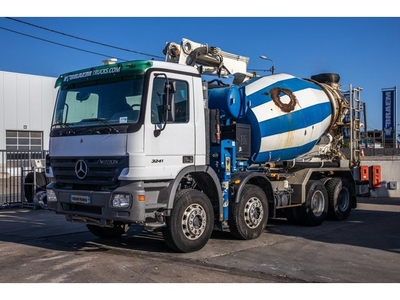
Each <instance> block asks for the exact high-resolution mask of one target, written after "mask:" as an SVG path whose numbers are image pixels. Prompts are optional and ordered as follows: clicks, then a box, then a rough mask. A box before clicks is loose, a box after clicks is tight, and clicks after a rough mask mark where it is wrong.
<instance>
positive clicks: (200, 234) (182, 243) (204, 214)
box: [162, 189, 214, 253]
mask: <svg viewBox="0 0 400 300" xmlns="http://www.w3.org/2000/svg"><path fill="white" fill-rule="evenodd" d="M166 223H167V227H165V228H163V229H162V234H163V237H164V240H165V243H166V244H167V246H168V247H169V248H171V249H172V250H174V251H177V252H183V253H187V252H194V251H198V250H200V249H201V248H203V247H204V246H205V245H206V244H207V242H208V240H209V239H210V236H211V234H212V231H213V229H214V210H213V207H212V204H211V202H210V200H209V199H208V197H207V196H206V194H204V193H202V192H200V191H198V190H193V189H187V190H180V191H178V192H177V193H176V196H175V201H174V208H173V209H172V212H171V215H170V216H168V217H166Z"/></svg>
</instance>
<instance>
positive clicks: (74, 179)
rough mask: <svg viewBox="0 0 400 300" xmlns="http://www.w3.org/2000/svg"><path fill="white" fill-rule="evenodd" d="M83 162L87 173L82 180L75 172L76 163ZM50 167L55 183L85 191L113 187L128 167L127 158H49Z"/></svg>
mask: <svg viewBox="0 0 400 300" xmlns="http://www.w3.org/2000/svg"><path fill="white" fill-rule="evenodd" d="M79 160H83V161H84V162H85V163H86V165H87V167H88V172H87V174H86V176H85V177H84V178H83V179H80V178H78V176H77V174H76V172H75V166H76V163H77V162H78V161H79ZM50 166H51V167H52V169H53V174H54V176H55V178H56V181H57V182H58V183H60V184H73V185H76V186H79V187H81V188H82V189H86V188H85V186H91V188H93V187H96V186H97V187H104V186H108V187H110V186H114V185H116V183H117V181H118V176H119V175H120V174H121V171H122V170H123V169H124V168H127V167H128V166H129V157H128V156H127V155H126V156H121V157H79V158H76V157H73V158H71V157H69V158H66V157H50Z"/></svg>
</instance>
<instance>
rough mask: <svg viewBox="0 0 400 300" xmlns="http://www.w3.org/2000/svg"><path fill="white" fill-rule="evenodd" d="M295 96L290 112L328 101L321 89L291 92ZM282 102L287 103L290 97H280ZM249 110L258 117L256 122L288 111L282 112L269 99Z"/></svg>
mask: <svg viewBox="0 0 400 300" xmlns="http://www.w3.org/2000/svg"><path fill="white" fill-rule="evenodd" d="M293 94H294V95H295V96H296V98H297V104H296V106H295V108H294V110H293V111H292V112H295V111H298V110H301V109H304V108H307V107H310V106H313V105H316V104H320V103H326V102H329V99H328V98H327V97H326V96H325V95H324V94H325V93H324V92H323V91H321V90H314V89H305V90H301V91H298V92H295V93H293ZM281 101H282V102H283V103H289V101H290V99H289V97H288V96H286V95H285V96H283V97H281ZM251 110H252V111H253V113H254V114H255V116H256V117H257V119H258V122H260V123H261V122H263V121H265V120H269V119H273V118H277V117H280V116H283V115H287V114H288V113H285V112H283V111H282V110H281V109H280V108H279V107H277V106H276V104H275V103H274V102H273V101H269V102H267V103H264V104H262V105H259V106H257V107H252V108H251Z"/></svg>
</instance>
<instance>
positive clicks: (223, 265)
mask: <svg viewBox="0 0 400 300" xmlns="http://www.w3.org/2000/svg"><path fill="white" fill-rule="evenodd" d="M0 249H1V251H0V282H1V283H399V282H400V199H391V198H359V205H358V208H357V209H355V210H353V211H352V213H351V215H350V217H349V219H348V220H346V221H343V222H334V221H325V222H324V223H323V224H322V225H321V226H318V227H303V226H295V225H291V224H289V223H287V222H286V220H283V219H282V220H273V221H271V222H270V223H269V225H268V226H267V228H266V230H265V233H264V234H263V235H262V236H261V237H260V238H258V239H256V240H251V241H238V240H235V239H233V238H232V237H231V236H230V235H229V233H215V234H214V235H213V236H212V238H211V240H210V241H209V243H208V244H207V245H206V246H205V247H204V248H203V249H202V250H200V251H198V252H195V253H186V254H179V253H174V252H172V251H170V250H169V248H167V246H166V245H165V244H164V241H163V239H162V237H161V236H160V235H158V234H154V233H147V232H142V231H141V230H140V229H139V228H135V227H133V228H131V229H130V230H129V231H128V235H126V236H125V235H124V236H123V237H122V238H120V239H118V240H115V241H107V240H102V239H99V238H97V237H95V236H93V235H92V234H91V233H90V232H88V231H87V229H86V227H85V225H83V224H72V223H69V222H67V221H65V219H64V217H63V216H60V215H56V214H55V213H53V212H50V211H47V210H43V209H29V208H15V209H0ZM391 286H392V285H391ZM363 287H365V285H363ZM396 287H397V288H398V287H399V286H398V285H396ZM280 289H284V286H280ZM362 290H363V291H365V289H364V288H362ZM385 291H387V289H385ZM248 292H250V291H248ZM195 294H196V293H195ZM379 295H382V293H380V294H379ZM194 296H195V295H194ZM197 296H198V295H197ZM197 296H196V297H197ZM253 296H255V295H253Z"/></svg>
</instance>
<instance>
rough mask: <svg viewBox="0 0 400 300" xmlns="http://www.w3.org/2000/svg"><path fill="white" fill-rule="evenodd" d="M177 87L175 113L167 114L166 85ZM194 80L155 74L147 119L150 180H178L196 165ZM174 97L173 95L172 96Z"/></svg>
mask: <svg viewBox="0 0 400 300" xmlns="http://www.w3.org/2000/svg"><path fill="white" fill-rule="evenodd" d="M167 80H168V82H169V83H170V84H172V83H174V86H175V91H173V95H171V96H172V97H171V98H172V103H170V104H171V105H170V108H171V109H172V111H171V112H170V113H167V115H170V116H172V115H174V116H175V117H174V119H171V118H167V119H166V117H167V116H166V113H165V105H166V101H165V97H166V96H167V95H166V89H165V83H166V82H167ZM191 80H192V77H190V76H186V75H182V74H175V73H160V72H158V73H152V75H151V76H150V82H149V92H148V95H147V104H146V115H145V122H144V125H145V137H144V138H145V141H144V145H145V158H146V163H145V165H146V168H148V169H147V172H146V173H147V176H146V177H147V178H157V179H166V178H174V177H175V176H176V175H177V174H178V172H179V171H180V170H181V169H182V168H184V167H186V166H189V165H193V164H194V156H195V138H196V137H195V120H194V117H193V116H194V108H193V105H191V98H192V95H191V85H192V83H191ZM170 93H171V92H170Z"/></svg>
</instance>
